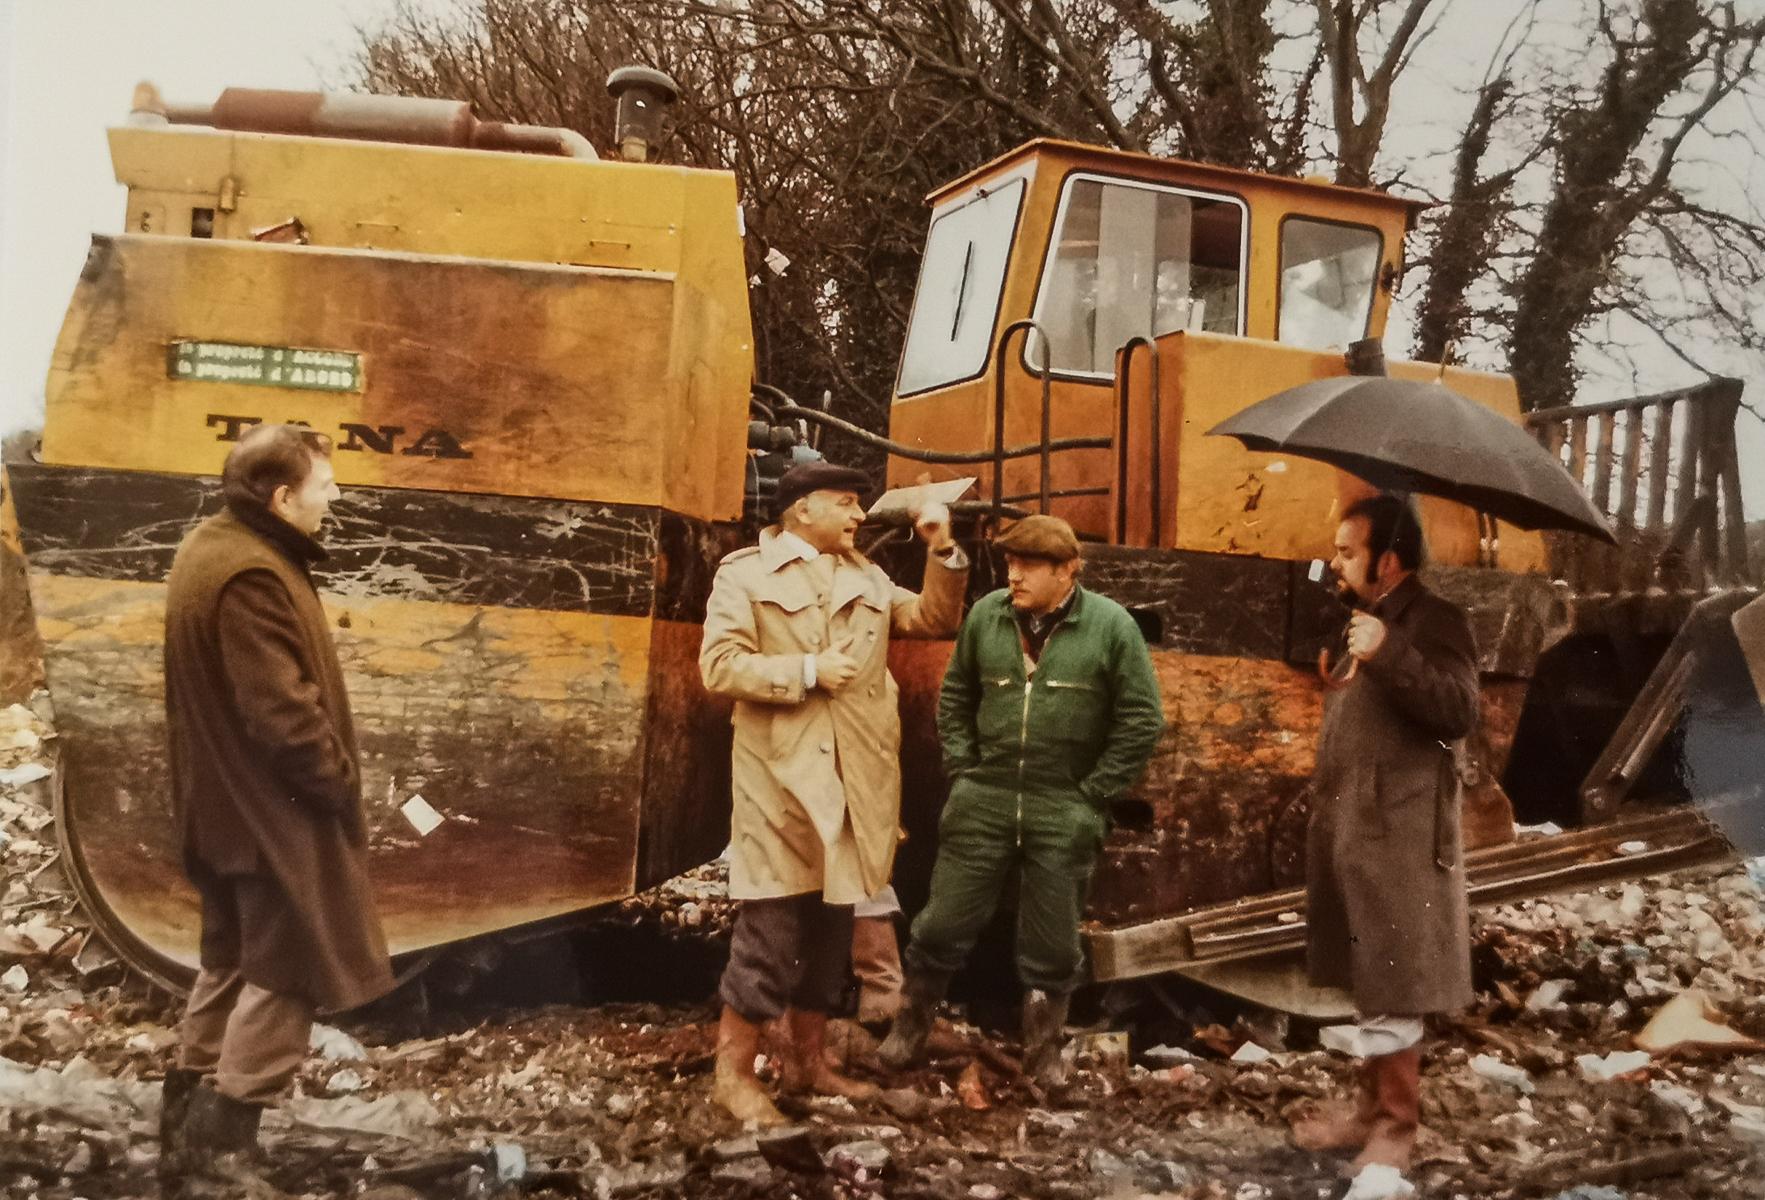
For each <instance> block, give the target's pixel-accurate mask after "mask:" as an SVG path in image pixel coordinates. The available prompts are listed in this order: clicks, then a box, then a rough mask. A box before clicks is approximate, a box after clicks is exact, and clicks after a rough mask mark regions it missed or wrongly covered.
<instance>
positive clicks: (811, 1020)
mask: <svg viewBox="0 0 1765 1200" xmlns="http://www.w3.org/2000/svg"><path fill="white" fill-rule="evenodd" d="M785 1022H786V1026H787V1027H788V1028H789V1030H790V1035H791V1038H790V1053H789V1056H788V1057H787V1059H786V1060H785V1069H784V1073H783V1077H782V1078H781V1080H780V1081H779V1087H780V1088H781V1089H782V1090H783V1091H785V1092H787V1093H790V1094H792V1095H798V1096H801V1095H807V1094H809V1093H811V1092H813V1093H814V1094H816V1095H818V1096H844V1097H845V1098H846V1099H848V1100H873V1099H875V1098H876V1097H877V1096H879V1095H881V1094H882V1089H881V1088H879V1087H877V1086H876V1085H875V1084H874V1083H863V1082H861V1081H859V1080H856V1079H852V1078H849V1077H848V1076H845V1075H841V1074H840V1073H839V1072H838V1071H836V1070H834V1069H833V1066H832V1064H830V1063H829V1062H828V1061H827V1055H826V1054H825V1053H824V1051H825V1050H826V1047H827V1014H826V1013H824V1012H808V1011H806V1010H804V1009H800V1008H793V1009H791V1010H790V1011H789V1012H787V1013H786V1014H785Z"/></svg>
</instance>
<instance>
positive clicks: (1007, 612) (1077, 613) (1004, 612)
mask: <svg viewBox="0 0 1765 1200" xmlns="http://www.w3.org/2000/svg"><path fill="white" fill-rule="evenodd" d="M1089 594H1090V593H1088V592H1087V591H1086V590H1085V585H1084V584H1082V583H1077V582H1075V583H1074V584H1073V585H1072V596H1071V600H1072V608H1071V609H1070V610H1068V612H1067V614H1066V616H1065V618H1063V619H1062V620H1061V622H1060V624H1061V625H1067V624H1073V625H1076V624H1078V622H1079V620H1080V618H1081V617H1082V616H1083V614H1084V611H1085V597H1086V596H1087V595H1089ZM1000 598H1001V599H1002V600H1004V601H1005V603H1003V604H1001V605H1000V606H999V619H1000V620H1002V621H1009V622H1011V623H1012V624H1013V625H1015V624H1017V610H1016V609H1015V608H1013V607H1012V606H1011V594H1010V593H1009V592H1007V593H1005V594H1004V595H1003V596H1002V597H1000ZM1059 627H1060V626H1059V625H1057V626H1055V628H1056V629H1058V628H1059Z"/></svg>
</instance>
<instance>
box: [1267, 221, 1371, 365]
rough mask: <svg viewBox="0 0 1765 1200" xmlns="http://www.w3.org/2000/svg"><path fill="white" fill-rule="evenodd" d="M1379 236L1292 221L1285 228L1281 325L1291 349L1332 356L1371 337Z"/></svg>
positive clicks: (1366, 231)
mask: <svg viewBox="0 0 1765 1200" xmlns="http://www.w3.org/2000/svg"><path fill="white" fill-rule="evenodd" d="M1382 250H1383V246H1382V245H1381V239H1380V237H1379V231H1378V230H1376V229H1368V228H1365V227H1363V226H1358V225H1337V224H1333V223H1331V222H1327V221H1310V220H1306V219H1305V218H1303V217H1289V218H1288V219H1287V220H1285V221H1283V222H1282V223H1281V322H1280V331H1279V333H1278V334H1277V335H1276V336H1277V338H1278V339H1279V340H1280V341H1283V342H1285V343H1287V344H1288V345H1290V346H1304V347H1306V348H1307V349H1311V350H1332V349H1341V348H1343V347H1346V346H1347V345H1348V344H1349V343H1350V342H1355V341H1359V340H1360V339H1361V338H1364V337H1366V336H1367V321H1368V318H1369V317H1371V316H1372V312H1373V289H1374V288H1375V287H1376V286H1377V285H1378V279H1379V259H1380V255H1381V252H1382Z"/></svg>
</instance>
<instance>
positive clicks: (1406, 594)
mask: <svg viewBox="0 0 1765 1200" xmlns="http://www.w3.org/2000/svg"><path fill="white" fill-rule="evenodd" d="M1421 594H1422V581H1421V580H1420V579H1419V578H1417V577H1416V573H1415V572H1414V571H1411V572H1410V573H1409V574H1408V575H1406V576H1404V578H1403V582H1402V583H1400V584H1398V585H1397V586H1396V587H1394V588H1392V589H1391V590H1390V591H1389V592H1386V593H1385V595H1384V596H1383V597H1381V598H1380V600H1379V603H1377V604H1375V605H1374V606H1373V615H1374V616H1376V617H1378V618H1379V619H1380V620H1381V621H1384V622H1385V623H1386V624H1390V623H1391V622H1393V621H1397V620H1401V619H1402V618H1403V614H1404V610H1406V609H1407V608H1409V606H1410V605H1412V604H1414V603H1415V601H1416V597H1417V596H1420V595H1421Z"/></svg>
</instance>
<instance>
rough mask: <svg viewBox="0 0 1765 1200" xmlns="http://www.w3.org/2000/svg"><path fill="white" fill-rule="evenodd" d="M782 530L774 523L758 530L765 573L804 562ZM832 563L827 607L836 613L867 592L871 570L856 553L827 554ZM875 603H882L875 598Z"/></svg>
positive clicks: (866, 561)
mask: <svg viewBox="0 0 1765 1200" xmlns="http://www.w3.org/2000/svg"><path fill="white" fill-rule="evenodd" d="M783 533H784V530H783V529H782V528H781V527H780V526H777V525H769V526H767V527H766V528H765V529H762V530H761V531H760V566H761V567H762V568H764V569H765V571H766V572H767V573H768V574H773V573H776V572H778V571H781V570H783V569H784V568H785V567H788V566H790V565H791V564H792V563H800V562H804V561H805V560H804V558H803V556H802V554H801V553H799V551H798V549H797V547H796V546H794V545H792V544H791V539H789V538H786V537H784V536H783ZM823 557H827V558H831V559H832V560H833V564H834V571H833V591H832V594H831V595H830V596H829V597H828V598H827V604H828V609H829V611H831V612H839V611H840V610H841V609H842V608H844V607H846V605H848V604H850V603H851V602H852V601H854V600H856V599H857V598H858V597H859V596H864V595H869V594H870V591H871V578H870V572H869V571H867V570H865V568H866V567H867V566H869V565H870V560H869V559H867V558H865V557H864V556H863V555H862V554H858V553H856V552H853V553H850V554H826V553H825V552H824V554H823ZM878 603H879V604H881V603H884V601H883V600H882V599H880V598H879V599H878Z"/></svg>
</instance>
